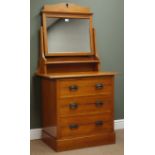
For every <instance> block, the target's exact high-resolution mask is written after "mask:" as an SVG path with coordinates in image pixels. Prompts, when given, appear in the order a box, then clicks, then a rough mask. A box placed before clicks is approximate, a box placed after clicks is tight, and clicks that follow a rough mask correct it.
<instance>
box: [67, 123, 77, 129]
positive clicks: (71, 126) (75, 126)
mask: <svg viewBox="0 0 155 155" xmlns="http://www.w3.org/2000/svg"><path fill="white" fill-rule="evenodd" d="M78 127H79V125H78V124H70V125H69V128H70V129H77V128H78Z"/></svg>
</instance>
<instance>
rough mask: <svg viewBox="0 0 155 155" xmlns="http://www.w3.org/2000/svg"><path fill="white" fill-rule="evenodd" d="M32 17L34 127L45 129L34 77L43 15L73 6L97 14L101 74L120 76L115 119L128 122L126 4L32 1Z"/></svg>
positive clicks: (114, 1)
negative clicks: (47, 8)
mask: <svg viewBox="0 0 155 155" xmlns="http://www.w3.org/2000/svg"><path fill="white" fill-rule="evenodd" d="M30 2H31V6H30V9H31V15H30V43H31V45H30V52H31V53H30V56H31V58H30V62H31V68H30V76H31V77H30V82H31V87H30V89H31V90H30V93H31V94H30V108H31V109H30V114H31V116H30V122H31V124H30V127H31V128H40V127H41V101H40V94H39V90H40V86H39V80H38V79H37V78H36V77H35V76H34V73H35V71H36V69H37V65H38V56H39V46H40V45H39V29H40V26H41V16H40V11H41V8H42V7H43V5H44V4H53V3H60V2H70V3H76V4H79V5H83V6H86V7H90V8H91V10H92V12H93V13H94V17H93V25H94V27H95V28H96V40H97V51H98V53H99V55H100V60H101V70H102V71H114V72H117V73H118V74H117V76H116V78H115V119H123V118H124V1H123V0H65V1H63V0H31V1H30Z"/></svg>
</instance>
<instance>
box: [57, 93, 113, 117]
mask: <svg viewBox="0 0 155 155" xmlns="http://www.w3.org/2000/svg"><path fill="white" fill-rule="evenodd" d="M58 104H59V110H58V111H59V114H60V115H61V116H66V115H76V114H80V113H84V114H88V113H101V112H110V111H112V106H113V105H112V98H110V97H108V96H103V95H98V96H96V95H95V96H84V97H74V98H65V99H60V100H59V103H58Z"/></svg>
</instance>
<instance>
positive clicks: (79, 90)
mask: <svg viewBox="0 0 155 155" xmlns="http://www.w3.org/2000/svg"><path fill="white" fill-rule="evenodd" d="M112 91H113V77H110V76H108V77H90V78H80V79H79V78H73V79H63V80H59V96H60V97H71V96H84V95H92V94H107V95H108V94H111V92H112Z"/></svg>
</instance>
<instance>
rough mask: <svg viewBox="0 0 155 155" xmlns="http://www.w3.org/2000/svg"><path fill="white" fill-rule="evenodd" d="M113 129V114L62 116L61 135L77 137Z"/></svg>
mask: <svg viewBox="0 0 155 155" xmlns="http://www.w3.org/2000/svg"><path fill="white" fill-rule="evenodd" d="M112 131H113V121H112V119H111V114H110V113H109V114H108V113H107V114H102V115H89V116H80V117H77V116H75V117H61V118H60V136H61V137H75V136H77V137H78V136H83V135H91V134H102V133H104V132H112Z"/></svg>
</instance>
